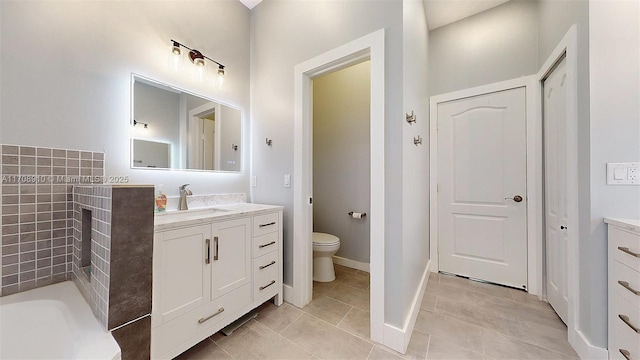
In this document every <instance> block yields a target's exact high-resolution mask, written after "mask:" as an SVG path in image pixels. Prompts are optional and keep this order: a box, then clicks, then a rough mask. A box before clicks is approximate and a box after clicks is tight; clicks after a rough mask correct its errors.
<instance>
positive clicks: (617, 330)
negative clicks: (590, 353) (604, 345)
mask: <svg viewBox="0 0 640 360" xmlns="http://www.w3.org/2000/svg"><path fill="white" fill-rule="evenodd" d="M613 324H614V325H613V329H609V331H610V332H612V333H613V336H609V338H610V339H611V340H610V341H609V359H619V360H627V359H630V360H640V342H639V341H638V338H637V334H636V336H633V335H630V331H628V330H627V329H628V327H627V325H626V324H625V323H623V322H622V321H620V320H619V319H618V320H617V321H615V322H614V323H613ZM623 353H624V354H623ZM625 355H626V356H625Z"/></svg>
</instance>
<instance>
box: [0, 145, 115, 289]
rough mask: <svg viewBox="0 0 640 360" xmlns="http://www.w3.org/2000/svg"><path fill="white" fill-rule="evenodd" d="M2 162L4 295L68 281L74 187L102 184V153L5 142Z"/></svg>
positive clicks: (0, 272)
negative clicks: (7, 143)
mask: <svg viewBox="0 0 640 360" xmlns="http://www.w3.org/2000/svg"><path fill="white" fill-rule="evenodd" d="M0 160H1V161H0V177H1V178H2V186H1V187H0V195H1V201H0V205H1V206H0V225H1V226H2V240H1V241H2V246H1V247H0V259H1V261H0V277H1V278H2V282H1V283H0V296H4V295H10V294H13V293H16V292H20V291H25V290H29V289H33V288H35V287H40V286H45V285H49V284H51V283H54V282H59V281H64V280H66V279H67V278H68V277H69V274H70V273H71V271H72V255H73V202H72V200H73V199H72V189H73V186H72V185H74V184H81V183H85V184H88V183H101V182H102V180H103V176H104V154H103V153H99V152H88V151H78V150H66V149H51V148H41V147H31V146H17V145H1V146H0Z"/></svg>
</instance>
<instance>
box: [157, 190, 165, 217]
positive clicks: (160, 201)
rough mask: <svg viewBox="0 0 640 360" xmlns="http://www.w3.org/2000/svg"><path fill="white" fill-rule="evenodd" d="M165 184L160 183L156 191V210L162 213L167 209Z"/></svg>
mask: <svg viewBox="0 0 640 360" xmlns="http://www.w3.org/2000/svg"><path fill="white" fill-rule="evenodd" d="M162 187H163V185H158V187H157V191H156V206H155V212H157V213H161V212H164V211H166V210H167V196H166V195H165V194H164V191H163V190H162Z"/></svg>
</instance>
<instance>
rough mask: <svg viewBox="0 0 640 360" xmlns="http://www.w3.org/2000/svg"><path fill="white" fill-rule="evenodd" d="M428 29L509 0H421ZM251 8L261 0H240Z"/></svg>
mask: <svg viewBox="0 0 640 360" xmlns="http://www.w3.org/2000/svg"><path fill="white" fill-rule="evenodd" d="M423 1H424V7H425V13H426V14H427V23H428V24H429V30H433V29H435V28H438V27H440V26H444V25H447V24H451V23H452V22H456V21H458V20H461V19H464V18H466V17H469V16H471V15H475V14H477V13H481V12H483V11H485V10H488V9H491V8H492V7H496V6H498V5H500V4H504V3H506V2H507V1H509V0H423ZM240 2H241V3H243V4H244V5H245V6H246V7H248V8H249V9H253V8H254V7H255V6H256V5H258V4H260V3H261V2H262V0H240Z"/></svg>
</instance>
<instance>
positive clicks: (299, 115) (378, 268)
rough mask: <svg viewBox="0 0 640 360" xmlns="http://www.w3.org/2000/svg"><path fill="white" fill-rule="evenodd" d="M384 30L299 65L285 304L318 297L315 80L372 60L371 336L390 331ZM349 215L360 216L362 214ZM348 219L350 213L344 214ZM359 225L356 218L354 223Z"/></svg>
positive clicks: (376, 337) (302, 303) (300, 304)
mask: <svg viewBox="0 0 640 360" xmlns="http://www.w3.org/2000/svg"><path fill="white" fill-rule="evenodd" d="M384 37H385V35H384V29H382V30H378V31H376V32H374V33H371V34H369V35H366V36H364V37H362V38H359V39H356V40H354V41H352V42H350V43H348V44H345V45H342V46H340V47H338V48H335V49H333V50H330V51H328V52H326V53H324V54H322V55H319V56H317V57H315V58H312V59H310V60H308V61H305V62H303V63H301V64H298V65H297V66H296V67H295V69H294V94H295V95H294V96H295V114H294V115H295V118H294V172H295V174H296V176H295V177H294V179H293V181H294V214H293V218H294V229H293V238H294V244H293V286H292V287H291V290H290V291H287V290H286V288H285V299H286V300H287V301H289V302H291V303H292V304H294V305H296V306H298V307H304V306H305V305H306V304H308V303H309V302H310V301H311V300H312V292H313V281H312V277H313V245H312V244H313V242H312V234H313V202H314V199H313V190H314V189H313V168H312V166H313V122H312V119H313V106H312V104H313V79H314V78H318V77H320V76H322V75H325V74H330V73H333V72H336V71H338V70H341V69H345V68H348V67H351V66H353V65H357V64H360V63H363V62H365V61H367V60H369V61H370V74H369V75H370V96H369V99H370V105H369V109H370V123H369V139H370V143H369V153H370V160H369V166H370V168H369V179H370V191H369V194H368V196H369V201H370V206H369V211H368V212H367V215H366V217H367V218H369V221H370V223H369V224H370V225H369V231H370V236H369V249H370V256H369V268H370V290H369V293H370V323H371V326H370V330H371V331H370V336H371V339H372V340H374V341H377V342H380V343H383V330H384V219H385V217H384V121H385V120H384V119H385V116H384V111H385V107H384V103H385V102H384V99H385V98H384V73H385V65H384ZM349 211H354V212H359V211H358V209H352V210H349ZM344 216H345V217H346V216H347V214H344ZM354 220H355V219H354Z"/></svg>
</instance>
